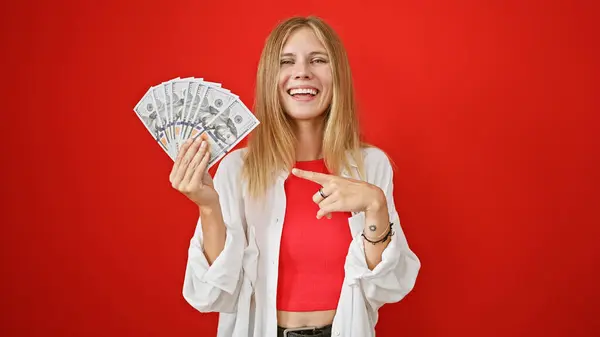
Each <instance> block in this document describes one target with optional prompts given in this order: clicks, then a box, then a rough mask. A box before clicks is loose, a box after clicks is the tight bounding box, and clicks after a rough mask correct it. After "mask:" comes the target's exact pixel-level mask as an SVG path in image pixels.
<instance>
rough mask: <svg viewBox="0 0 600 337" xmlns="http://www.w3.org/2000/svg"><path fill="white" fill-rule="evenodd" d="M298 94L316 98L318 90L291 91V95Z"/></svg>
mask: <svg viewBox="0 0 600 337" xmlns="http://www.w3.org/2000/svg"><path fill="white" fill-rule="evenodd" d="M296 94H311V95H313V96H315V95H316V94H317V90H316V89H309V88H307V89H291V90H290V95H292V96H294V95H296Z"/></svg>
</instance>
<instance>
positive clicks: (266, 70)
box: [242, 16, 366, 197]
mask: <svg viewBox="0 0 600 337" xmlns="http://www.w3.org/2000/svg"><path fill="white" fill-rule="evenodd" d="M302 27H309V28H311V29H312V30H313V32H314V33H315V35H316V37H317V38H318V39H319V41H320V42H321V43H322V44H323V46H324V47H325V49H326V51H327V54H328V56H329V60H330V64H331V68H332V75H333V97H332V101H331V105H330V106H329V108H328V109H327V111H326V112H325V114H326V115H325V120H324V122H325V127H324V136H323V145H322V148H323V157H324V159H325V164H326V165H327V168H328V170H329V171H330V172H331V173H332V174H341V172H342V171H343V170H344V169H346V170H348V172H352V171H351V166H350V163H349V162H348V157H347V156H348V154H350V156H351V157H352V159H353V160H354V162H355V163H356V165H357V167H358V170H359V175H361V176H362V175H363V170H364V168H363V160H362V155H361V147H362V146H365V145H366V144H364V143H363V142H362V141H361V137H360V128H359V122H358V114H357V111H356V110H357V108H356V102H355V98H354V85H353V82H352V74H351V71H350V64H349V61H348V56H347V54H346V50H345V48H344V46H343V45H342V42H341V40H340V38H339V37H338V35H337V34H336V32H335V31H334V30H333V29H332V28H331V27H330V26H329V25H328V24H327V23H325V22H324V21H323V20H322V19H320V18H318V17H313V16H309V17H306V18H304V17H292V18H289V19H287V20H285V21H283V22H281V23H279V24H278V25H277V26H276V27H275V29H274V30H273V31H272V32H271V34H270V35H269V37H268V38H267V41H266V43H265V46H264V48H263V51H262V55H261V57H260V61H259V64H258V72H257V77H256V92H255V101H254V108H253V110H254V113H255V115H256V117H257V118H258V120H259V121H260V124H259V126H258V127H257V128H256V129H255V130H254V131H253V132H252V133H251V134H250V136H249V137H248V151H247V152H246V156H245V161H244V167H243V171H242V176H243V178H244V179H245V180H246V181H247V183H248V185H247V187H248V192H249V194H250V195H251V196H254V197H258V196H261V195H263V194H264V193H265V192H266V190H267V189H268V188H269V186H270V185H271V184H272V183H274V180H275V179H276V178H277V172H279V171H280V170H290V169H291V168H292V167H293V165H294V164H295V161H296V154H295V149H296V137H295V134H294V131H293V125H292V123H293V121H292V120H291V119H290V118H289V117H288V115H287V114H286V113H285V112H284V110H283V107H282V105H281V102H280V100H279V92H278V78H279V68H280V55H281V52H282V49H283V46H284V44H285V42H286V40H287V38H288V37H289V36H290V34H291V33H292V32H293V31H295V30H296V29H298V28H302Z"/></svg>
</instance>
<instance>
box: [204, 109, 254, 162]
mask: <svg viewBox="0 0 600 337" xmlns="http://www.w3.org/2000/svg"><path fill="white" fill-rule="evenodd" d="M258 124H259V121H258V119H257V118H256V117H255V116H254V115H253V114H252V112H250V110H249V109H248V108H247V107H246V105H244V103H243V102H242V101H241V100H239V99H236V100H234V101H233V102H232V103H231V104H230V105H229V106H228V107H227V108H226V109H224V110H223V111H222V112H220V113H219V114H218V115H217V116H215V117H214V118H213V119H212V120H210V121H209V122H208V123H207V124H206V127H205V129H206V132H207V133H208V134H209V135H210V136H211V137H212V138H213V139H214V140H215V142H216V143H217V144H218V145H219V147H221V148H224V149H225V151H227V152H228V151H230V150H231V149H232V148H233V147H234V146H236V145H237V144H238V143H239V142H240V141H241V140H242V139H244V137H246V136H247V135H248V134H249V133H250V132H251V131H252V130H254V129H255V128H256V127H257V126H258Z"/></svg>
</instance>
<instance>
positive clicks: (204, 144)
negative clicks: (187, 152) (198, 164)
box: [200, 141, 206, 149]
mask: <svg viewBox="0 0 600 337" xmlns="http://www.w3.org/2000/svg"><path fill="white" fill-rule="evenodd" d="M205 147H206V142H205V141H202V144H200V148H201V149H203V148H205Z"/></svg>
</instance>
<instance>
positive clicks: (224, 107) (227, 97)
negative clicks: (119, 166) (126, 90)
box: [133, 77, 259, 167]
mask: <svg viewBox="0 0 600 337" xmlns="http://www.w3.org/2000/svg"><path fill="white" fill-rule="evenodd" d="M133 110H134V111H135V113H136V114H137V116H138V117H139V118H140V120H141V121H142V123H144V125H145V126H146V129H148V131H149V132H150V134H151V135H152V137H153V138H154V140H156V142H157V143H158V144H159V145H160V146H161V147H162V149H163V150H164V151H165V152H166V153H167V154H168V155H169V157H170V158H171V159H172V160H173V161H174V160H175V158H176V157H177V153H178V152H179V149H180V147H181V145H182V144H183V143H184V142H185V141H186V140H187V139H189V138H196V137H198V136H200V135H201V134H203V133H206V135H207V139H208V141H209V143H210V145H211V146H210V150H211V154H210V161H209V167H211V166H212V165H214V164H215V163H216V162H217V161H219V160H220V159H221V158H222V157H223V156H224V155H225V154H226V153H227V152H229V150H231V149H232V148H233V147H234V146H235V145H236V144H237V143H239V142H240V141H241V140H242V139H243V138H244V137H246V136H247V135H248V134H249V133H250V132H251V131H252V130H253V129H254V128H256V127H257V126H258V124H259V121H258V120H257V119H256V117H254V115H253V114H252V112H251V111H250V110H249V109H248V108H247V107H246V106H245V105H244V103H242V101H241V100H240V99H239V97H238V96H237V95H235V94H233V93H232V92H231V91H229V90H227V89H225V88H222V87H221V84H220V83H215V82H207V81H204V80H203V79H202V78H193V77H189V78H179V77H177V78H175V79H172V80H169V81H167V82H163V83H161V84H159V85H156V86H153V87H151V88H150V89H148V91H147V92H146V94H145V95H144V97H142V99H141V100H140V101H139V102H138V104H136V106H135V108H134V109H133Z"/></svg>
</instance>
